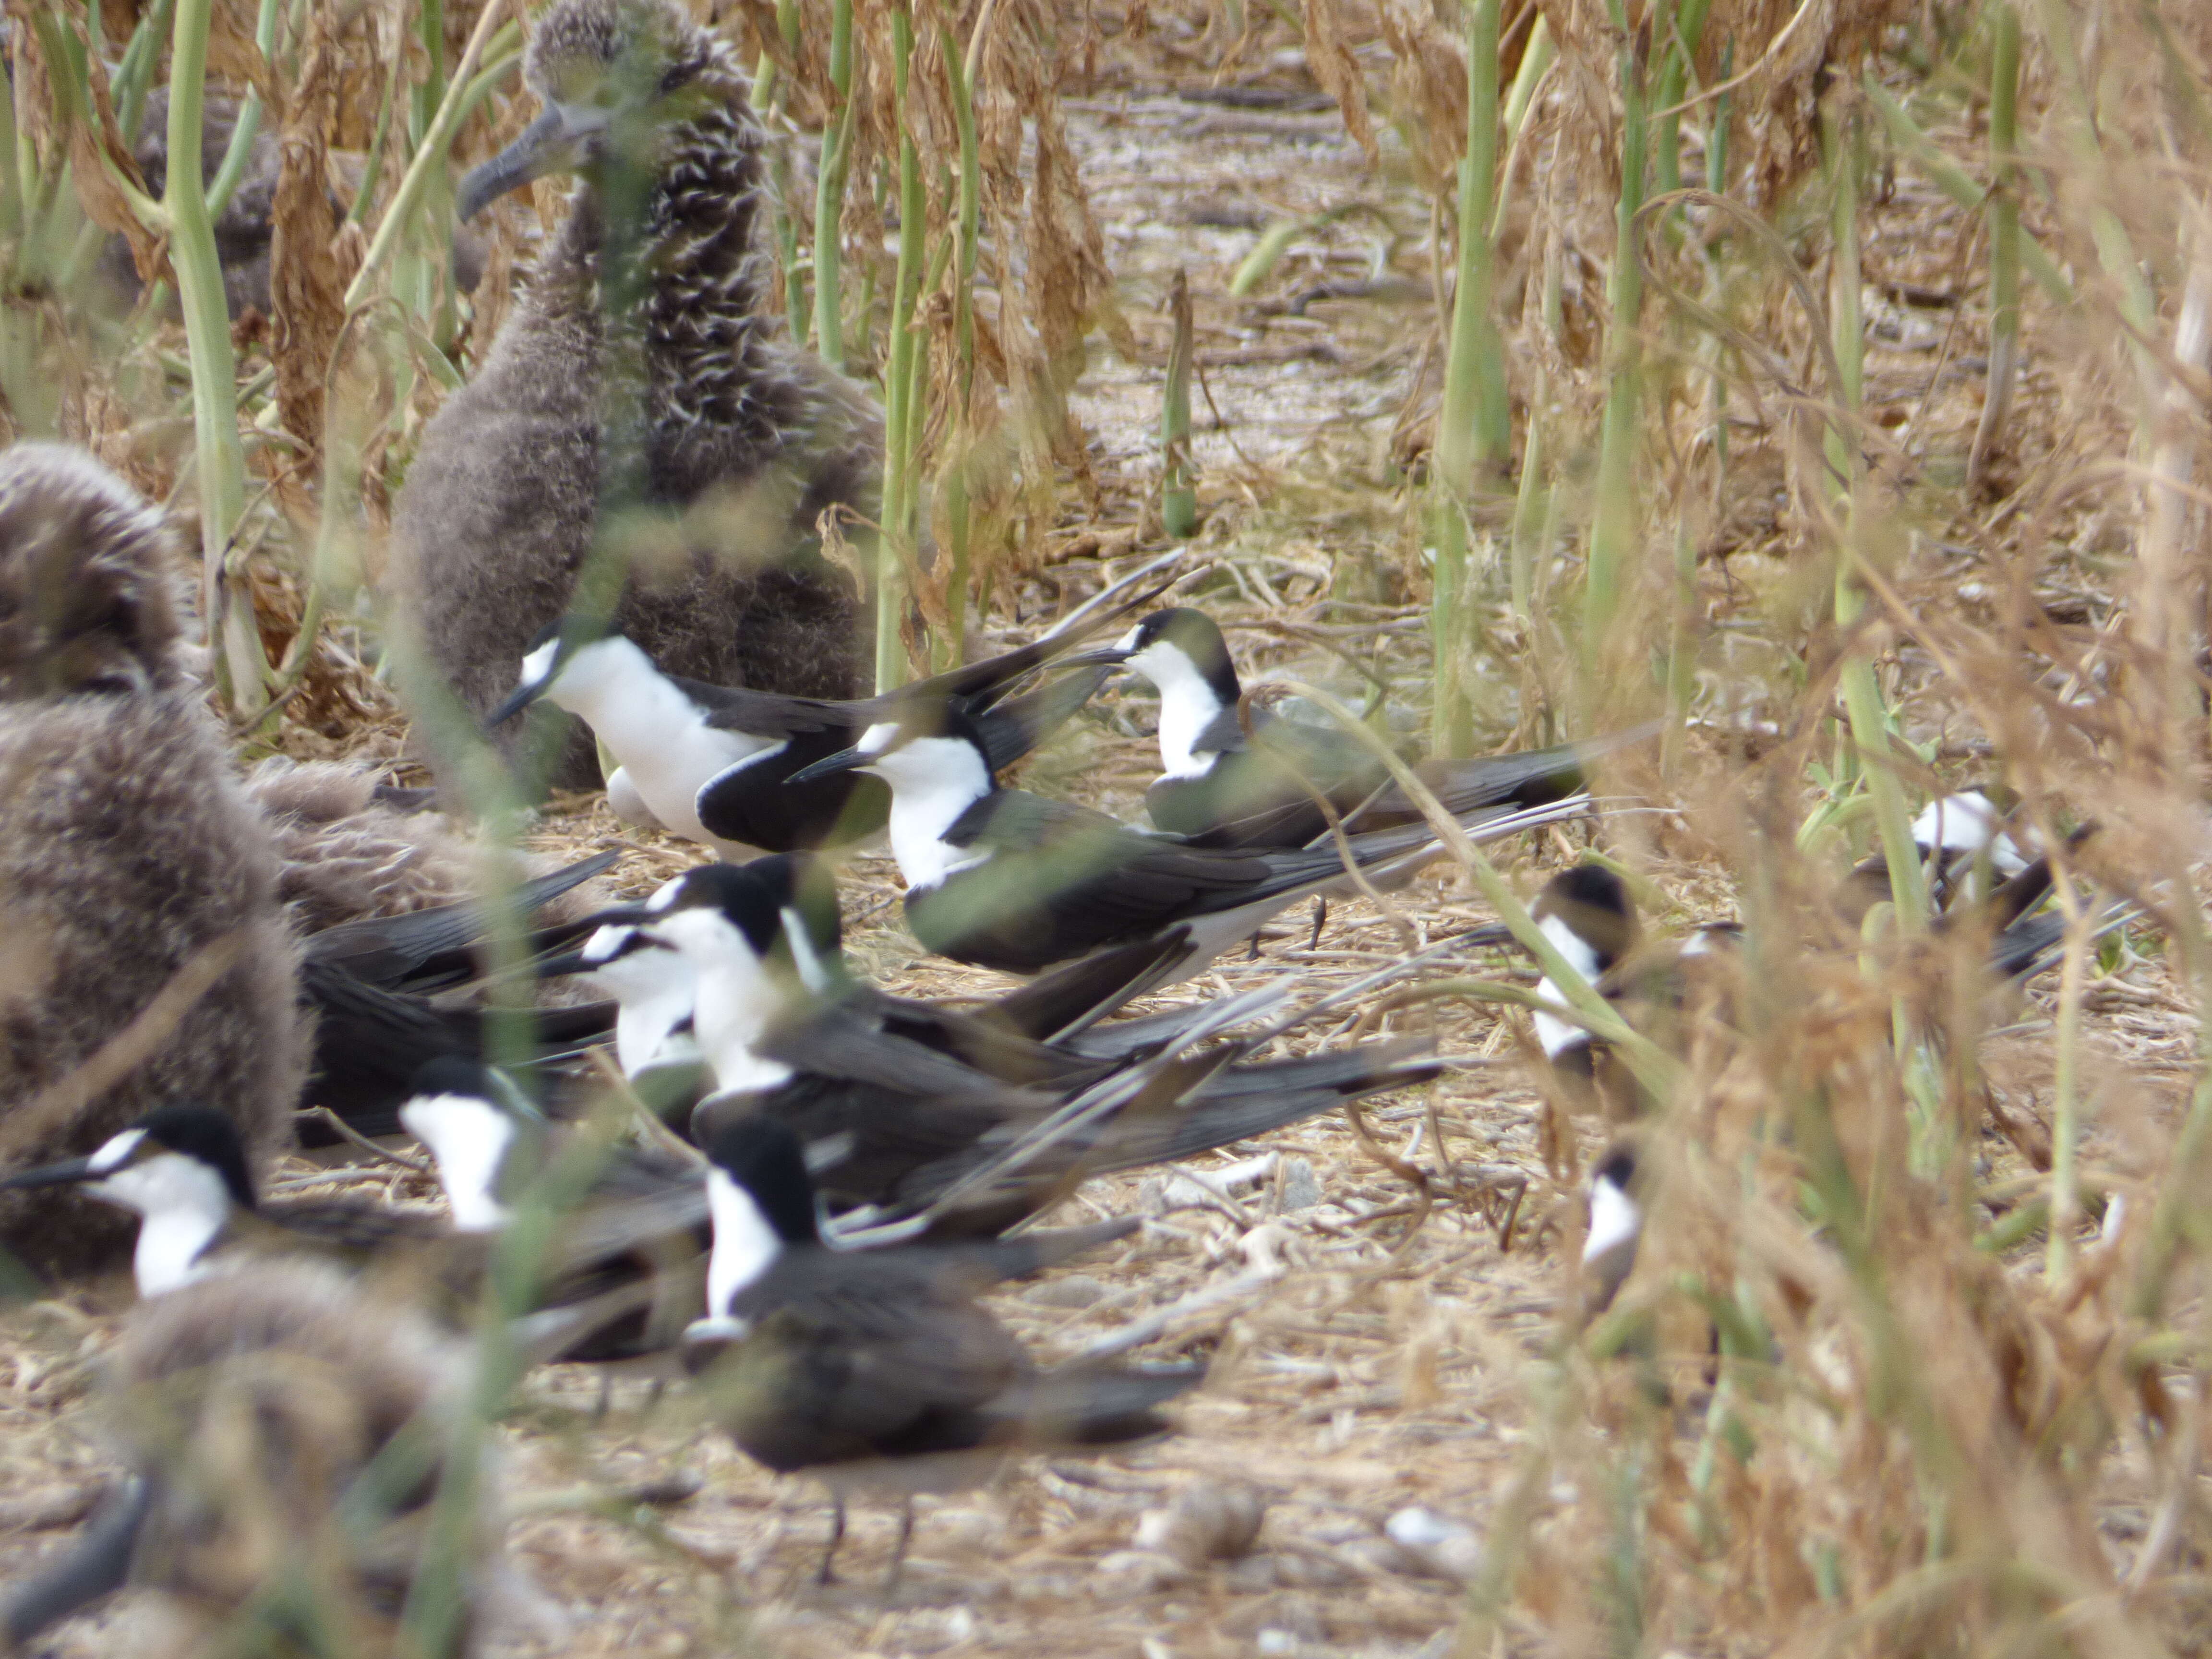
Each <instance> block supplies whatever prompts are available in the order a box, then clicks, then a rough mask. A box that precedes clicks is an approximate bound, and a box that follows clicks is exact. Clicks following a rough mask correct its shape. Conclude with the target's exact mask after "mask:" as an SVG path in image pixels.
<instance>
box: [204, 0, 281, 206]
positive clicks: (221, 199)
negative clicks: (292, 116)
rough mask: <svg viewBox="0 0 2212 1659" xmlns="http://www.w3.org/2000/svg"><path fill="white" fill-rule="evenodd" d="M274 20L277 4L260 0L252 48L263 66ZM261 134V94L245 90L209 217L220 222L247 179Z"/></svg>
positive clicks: (213, 187) (272, 51)
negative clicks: (233, 195) (254, 150)
mask: <svg viewBox="0 0 2212 1659" xmlns="http://www.w3.org/2000/svg"><path fill="white" fill-rule="evenodd" d="M276 16H277V0H261V10H260V13H259V15H258V16H257V17H256V18H255V20H254V24H253V44H254V46H255V47H256V48H257V49H258V51H259V52H260V53H261V58H262V61H263V62H264V64H265V63H267V62H268V61H269V60H270V58H273V57H275V56H276ZM260 131H261V94H260V93H259V92H258V91H256V90H254V89H253V88H247V90H246V97H245V99H244V100H243V101H242V102H240V105H239V106H238V120H237V122H236V123H235V124H234V125H233V126H232V128H231V130H230V143H229V144H228V147H227V148H225V149H224V150H223V154H222V166H221V167H217V168H216V175H215V179H214V181H213V182H212V183H210V185H208V187H207V198H208V214H209V216H210V217H211V218H216V219H220V218H221V217H222V210H223V209H225V208H226V207H228V206H229V205H230V198H231V195H232V192H234V191H236V190H237V188H238V181H239V180H240V179H243V178H244V177H245V176H246V163H247V162H248V161H251V160H252V152H253V141H254V139H255V138H256V137H258V135H259V133H260ZM195 153H197V152H195Z"/></svg>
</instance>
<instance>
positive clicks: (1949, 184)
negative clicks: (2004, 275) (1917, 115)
mask: <svg viewBox="0 0 2212 1659" xmlns="http://www.w3.org/2000/svg"><path fill="white" fill-rule="evenodd" d="M1859 86H1860V88H1862V89H1863V91H1864V92H1865V93H1866V95H1867V100H1868V101H1869V103H1871V104H1872V105H1873V106H1875V111H1876V112H1878V113H1879V114H1880V115H1881V120H1882V125H1884V126H1886V127H1887V128H1888V129H1889V136H1890V137H1891V138H1893V140H1895V141H1896V143H1897V147H1898V148H1899V149H1901V150H1903V151H1904V152H1905V154H1906V155H1910V156H1911V158H1912V161H1913V165H1915V166H1916V167H1919V168H1920V170H1921V171H1922V172H1923V173H1926V174H1927V175H1928V182H1929V184H1931V185H1935V186H1936V189H1938V190H1940V191H1942V192H1943V194H1944V195H1946V196H1948V197H1950V198H1951V201H1952V202H1953V204H1954V205H1956V206H1959V207H1962V208H1964V209H1966V210H1967V211H1968V212H1969V213H1978V212H1980V211H1981V210H1982V207H1983V204H1984V202H1985V201H1986V200H1987V198H1988V192H1987V191H1984V190H1983V188H1982V187H1981V186H1980V185H1978V184H1976V183H1975V182H1974V181H1973V180H1972V179H1970V178H1968V177H1967V176H1966V172H1965V170H1964V169H1963V168H1961V167H1960V166H1959V165H1958V163H1957V162H1955V161H1952V160H1951V159H1950V158H1949V157H1948V156H1947V155H1944V154H1943V152H1942V150H1940V149H1937V148H1936V141H1935V140H1934V139H1932V138H1930V137H1929V136H1928V135H1927V134H1926V133H1924V132H1923V131H1921V130H1920V128H1919V126H1918V125H1917V124H1916V123H1915V122H1914V120H1913V118H1912V117H1911V115H1909V114H1907V113H1906V112H1905V106H1904V105H1902V104H1900V103H1899V102H1898V101H1897V100H1896V99H1894V98H1893V97H1891V96H1890V95H1889V92H1888V90H1887V88H1885V87H1883V86H1882V85H1881V82H1878V81H1876V80H1875V78H1874V76H1872V75H1867V76H1863V77H1862V78H1861V80H1860V82H1859ZM2100 246H2101V245H2100ZM2020 262H2021V268H2022V269H2023V270H2026V271H2027V274H2028V275H2029V276H2033V277H2034V278H2035V285H2036V286H2037V287H2038V288H2039V289H2042V290H2043V291H2044V292H2045V294H2047V295H2050V296H2051V299H2053V300H2054V301H2057V303H2059V304H2060V305H2070V304H2072V303H2073V301H2074V284H2073V283H2069V282H2068V281H2067V280H2066V275H2065V273H2064V272H2063V271H2062V270H2059V269H2058V266H2057V264H2056V263H2055V262H2054V261H2053V260H2052V259H2051V256H2050V255H2049V254H2048V253H2045V252H2044V251H2043V246H2042V244H2040V243H2039V242H2038V241H2036V240H2035V239H2034V238H2033V237H2030V236H2023V237H2022V238H2021V245H2020Z"/></svg>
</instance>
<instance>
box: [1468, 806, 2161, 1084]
mask: <svg viewBox="0 0 2212 1659" xmlns="http://www.w3.org/2000/svg"><path fill="white" fill-rule="evenodd" d="M1950 799H1951V800H1952V801H1955V800H1956V799H1957V798H1956V797H1952V798H1950ZM1937 805H1945V803H1937ZM1935 814H1936V809H1935V808H1934V807H1931V808H1930V809H1929V811H1926V812H1923V814H1922V815H1921V817H1920V819H1919V820H1918V821H1917V828H1918V829H1921V830H1923V832H1931V833H1930V839H1929V842H1928V843H1926V844H1924V845H1923V846H1922V848H1921V852H1922V854H1923V856H1925V857H1929V858H1931V859H1934V858H1936V857H1937V856H1938V855H1939V854H1945V855H1948V856H1949V857H1950V858H1951V859H1952V860H1953V861H1952V862H1951V864H1950V866H1949V867H1950V869H1951V872H1952V873H1953V875H1954V876H1959V875H1961V874H1963V872H1964V866H1963V864H1961V863H1960V862H1958V861H1957V860H1960V859H1962V858H1963V859H1967V860H1971V859H1974V858H1978V857H1980V856H1982V855H1983V854H1984V850H1985V849H1987V848H1988V843H1987V842H1986V841H1985V840H1976V841H1973V842H1972V843H1971V844H1969V845H1966V846H1963V847H1962V846H1961V845H1960V844H1958V843H1956V842H1954V843H1952V844H1949V845H1946V844H1944V843H1943V842H1941V841H1939V840H1937V839H1936V834H1935V833H1932V832H1935V831H1936V815H1935ZM1963 816H1965V815H1962V817H1963ZM1953 821H1954V823H1955V822H1958V821H1959V820H1958V819H1954V820H1953ZM1972 821H1973V822H1976V823H1979V824H1981V825H1982V826H1983V827H1984V828H1986V827H1987V824H1988V823H1989V822H1990V820H1986V819H1983V818H1981V817H1980V816H1979V815H1978V814H1977V815H1973V817H1972ZM2087 833H2088V831H2087V830H2086V829H2085V830H2081V831H2077V832H2076V834H2075V837H2074V840H2075V841H2076V842H2078V841H2079V840H2081V838H2082V837H2083V836H2086V835H2087ZM1989 850H1992V851H1993V850H1994V849H1989ZM1999 856H2000V857H2002V863H1999V865H1998V867H2000V868H2002V867H2005V866H2007V865H2009V866H2011V868H2012V873H2011V875H2010V877H2009V878H2008V879H2007V880H2005V881H2004V882H2002V884H1999V885H1998V886H1996V888H1994V889H1993V890H1990V892H1989V893H1988V894H1987V895H1986V896H1984V897H1983V898H1982V899H1980V900H1978V901H1977V900H1975V899H1973V898H1972V897H1971V896H1969V895H1968V893H1967V890H1966V886H1965V884H1963V883H1956V882H1954V897H1953V902H1952V904H1951V907H1950V908H1948V909H1946V910H1944V911H1942V912H1941V913H1940V914H1939V915H1936V916H1935V917H1934V918H1932V926H1933V929H1934V932H1935V933H1936V934H1937V935H1938V936H1939V937H1940V936H1942V935H1946V934H1949V935H1952V936H1954V937H1962V936H1964V935H1962V934H1961V933H1960V931H1959V930H1961V929H1965V928H1969V927H1982V928H1986V929H1987V930H1988V933H1989V939H1990V948H1989V954H1988V956H1987V957H1986V959H1985V960H1986V966H1987V970H1988V971H1989V973H1990V975H1992V976H1993V977H1994V978H1995V979H1996V980H1997V981H2014V982H2016V981H2021V980H2025V979H2027V978H2028V977H2030V976H2032V975H2034V974H2037V973H2039V972H2041V971H2042V970H2043V969H2045V968H2047V967H2049V966H2051V963H2053V962H2054V961H2056V960H2057V957H2056V955H2055V954H2054V953H2055V952H2056V951H2057V950H2058V948H2059V946H2060V945H2061V944H2062V943H2063V940H2064V938H2065V933H2066V923H2065V919H2064V917H2063V915H2058V914H2057V912H2055V911H2042V912H2040V913H2039V907H2040V906H2041V905H2042V903H2043V901H2044V900H2045V898H2046V897H2047V896H2049V894H2050V892H2051V881H2052V874H2051V860H2050V858H2049V856H2048V855H2047V854H2039V855H2038V856H2037V857H2035V858H2033V859H2031V860H2024V861H2023V860H2019V859H2017V858H2013V857H2010V856H2008V855H1999ZM1993 861H1995V860H1993ZM1884 881H1885V886H1884V889H1883V890H1884V893H1885V896H1886V894H1887V885H1886V877H1885V878H1884ZM1865 885H1866V878H1865V866H1860V867H1859V868H1858V869H1857V870H1854V871H1853V872H1851V875H1850V878H1848V879H1847V880H1846V882H1845V883H1844V887H1843V889H1842V890H1841V893H1840V896H1839V902H1840V903H1844V904H1850V902H1853V901H1854V900H1855V899H1857V897H1859V896H1863V890H1864V888H1865ZM1847 914H1848V912H1847ZM2131 914H2132V913H2131V912H2129V911H2127V910H2125V909H2124V908H2114V909H2112V910H2108V911H2107V912H2106V914H2105V915H2102V916H2100V918H2099V919H2098V920H2097V921H2096V923H2095V931H2096V932H2097V933H2100V934H2101V933H2106V932H2109V931H2111V930H2112V928H2114V927H2119V926H2121V925H2122V924H2123V923H2124V921H2126V920H2128V918H2129V916H2130V915H2131ZM1529 916H1530V918H1531V920H1533V921H1535V923H1536V924H1537V926H1538V927H1541V929H1542V930H1543V932H1544V934H1545V937H1546V938H1547V939H1549V940H1550V941H1551V942H1552V945H1553V948H1554V949H1556V950H1557V951H1559V954H1560V955H1561V956H1562V957H1565V958H1566V960H1567V963H1568V964H1569V965H1570V966H1571V967H1572V968H1574V969H1576V970H1577V972H1578V973H1580V974H1581V975H1582V976H1583V979H1584V980H1585V981H1587V982H1588V983H1589V985H1590V986H1591V987H1594V988H1595V990H1596V991H1597V992H1598V993H1599V994H1600V995H1601V996H1603V997H1605V998H1606V1000H1607V1001H1609V1002H1611V1003H1613V1004H1614V1005H1615V1006H1616V1007H1617V1008H1618V1009H1619V1010H1620V1012H1621V1013H1622V1015H1623V1017H1624V1018H1626V1019H1627V1020H1628V1021H1629V1023H1630V1024H1632V1026H1635V1027H1636V1028H1637V1029H1638V1030H1644V1031H1645V1032H1646V1034H1647V1035H1653V1036H1656V1038H1657V1039H1658V1040H1660V1041H1661V1042H1662V1046H1674V1044H1675V1043H1676V1042H1678V1040H1679V1039H1680V1037H1682V1036H1684V1035H1685V1032H1684V1031H1683V1030H1682V1029H1681V1028H1682V1027H1683V1025H1684V1023H1685V1018H1686V1016H1690V1017H1695V1011H1694V1010H1693V1009H1692V1006H1691V1005H1692V1002H1693V1001H1694V1000H1696V999H1697V998H1698V997H1699V995H1700V994H1701V990H1700V987H1702V991H1703V992H1710V993H1711V994H1713V996H1714V998H1715V999H1717V1000H1715V1002H1714V1006H1723V1004H1724V1003H1725V1000H1726V998H1727V988H1726V987H1725V985H1724V984H1722V983H1720V982H1719V980H1720V979H1721V978H1723V977H1724V976H1725V974H1726V971H1727V970H1726V969H1725V967H1724V964H1725V963H1727V962H1728V961H1729V959H1730V958H1731V957H1733V955H1734V947H1735V944H1736V943H1737V939H1738V936H1739V934H1740V933H1741V929H1740V928H1738V927H1737V926H1736V925H1735V924H1734V923H1725V922H1724V923H1716V924H1713V925H1711V926H1708V927H1700V928H1699V929H1697V930H1695V931H1694V932H1692V933H1690V934H1689V935H1688V936H1687V937H1686V938H1684V939H1677V940H1662V941H1656V942H1653V943H1650V944H1646V943H1645V942H1644V935H1643V932H1642V927H1641V925H1640V923H1639V922H1638V918H1637V915H1636V906H1635V902H1634V901H1633V900H1632V898H1631V897H1630V895H1629V891H1628V885H1627V884H1626V882H1624V881H1623V880H1622V879H1621V878H1620V876H1618V875H1617V874H1615V873H1614V872H1613V871H1611V870H1608V869H1607V868H1605V867H1604V866H1601V865H1598V864H1582V865H1577V866H1573V867H1571V868H1570V869H1567V870H1563V871H1561V872H1559V874H1558V875H1556V876H1554V877H1553V878H1552V879H1551V880H1550V881H1549V882H1547V883H1546V884H1545V886H1544V888H1543V890H1542V891H1541V892H1540V893H1539V894H1538V895H1537V897H1536V901H1535V902H1534V903H1533V904H1532V905H1530V906H1529ZM1509 940H1510V935H1507V934H1506V933H1504V930H1503V929H1502V928H1489V927H1486V928H1484V929H1481V930H1479V932H1478V934H1476V935H1473V936H1470V937H1469V939H1462V940H1461V941H1460V943H1461V944H1462V945H1467V944H1468V943H1470V942H1473V943H1490V944H1504V943H1507V942H1509ZM1708 981H1711V982H1708ZM1536 993H1537V994H1538V995H1539V996H1540V997H1542V998H1543V999H1544V1000H1546V1001H1547V1002H1552V1003H1563V1002H1565V998H1564V997H1563V996H1562V995H1560V994H1559V989H1558V987H1556V986H1554V985H1553V983H1552V981H1551V980H1550V979H1549V978H1548V977H1547V978H1545V979H1542V980H1540V981H1538V983H1537V986H1536ZM1534 1024H1535V1028H1536V1036H1537V1039H1538V1041H1539V1042H1541V1045H1542V1047H1543V1050H1544V1055H1545V1058H1546V1060H1548V1061H1549V1062H1550V1066H1551V1070H1552V1073H1553V1075H1554V1076H1555V1077H1556V1078H1558V1079H1559V1080H1560V1081H1561V1082H1562V1083H1563V1084H1564V1085H1565V1086H1566V1088H1567V1090H1568V1092H1569V1094H1570V1095H1571V1097H1572V1098H1573V1100H1574V1103H1576V1104H1577V1106H1578V1107H1589V1106H1596V1107H1601V1108H1602V1109H1603V1110H1604V1112H1605V1114H1606V1115H1607V1116H1608V1117H1610V1118H1613V1120H1615V1121H1626V1120H1627V1119H1630V1118H1632V1117H1635V1116H1637V1115H1639V1114H1640V1113H1641V1112H1642V1111H1643V1110H1644V1108H1645V1107H1646V1106H1647V1105H1648V1104H1649V1103H1648V1101H1647V1100H1646V1099H1645V1097H1644V1091H1643V1090H1642V1088H1641V1085H1639V1084H1638V1082H1637V1080H1636V1079H1635V1078H1634V1077H1633V1076H1632V1074H1631V1073H1630V1072H1629V1070H1628V1068H1627V1067H1626V1065H1624V1064H1623V1063H1621V1061H1620V1060H1619V1058H1618V1056H1617V1055H1615V1054H1613V1050H1612V1048H1610V1046H1609V1045H1607V1043H1605V1042H1601V1041H1599V1040H1597V1039H1595V1038H1594V1037H1593V1036H1591V1034H1590V1033H1589V1031H1587V1030H1584V1029H1583V1027H1582V1026H1581V1025H1580V1024H1577V1023H1576V1022H1575V1021H1573V1020H1571V1019H1570V1018H1565V1017H1563V1016H1561V1015H1559V1014H1553V1013H1551V1012H1547V1011H1546V1010H1544V1009H1541V1008H1540V1009H1537V1010H1535V1011H1534ZM1666 1027H1674V1028H1675V1029H1674V1030H1665V1029H1663V1028H1666Z"/></svg>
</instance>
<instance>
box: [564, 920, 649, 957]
mask: <svg viewBox="0 0 2212 1659" xmlns="http://www.w3.org/2000/svg"><path fill="white" fill-rule="evenodd" d="M635 932H637V929H636V928H635V927H602V928H600V929H599V931H598V932H597V933H593V934H592V936H591V938H589V939H586V940H585V941H584V948H583V949H582V950H580V951H577V952H576V954H577V955H578V956H580V957H582V958H583V959H584V960H585V961H586V962H607V961H611V960H612V959H613V957H615V956H616V955H617V954H618V953H619V952H620V951H621V950H622V948H623V945H627V944H629V939H630V935H631V934H633V933H635Z"/></svg>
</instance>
